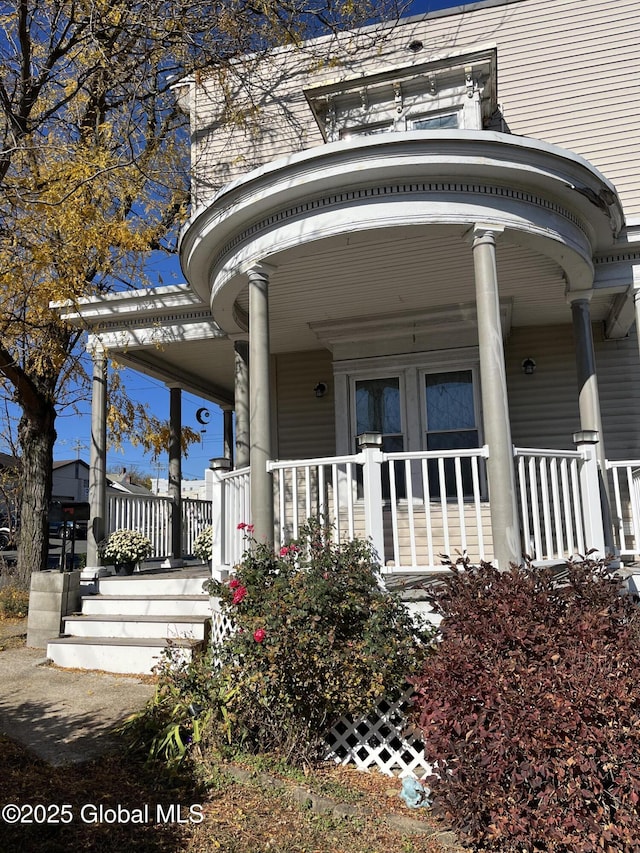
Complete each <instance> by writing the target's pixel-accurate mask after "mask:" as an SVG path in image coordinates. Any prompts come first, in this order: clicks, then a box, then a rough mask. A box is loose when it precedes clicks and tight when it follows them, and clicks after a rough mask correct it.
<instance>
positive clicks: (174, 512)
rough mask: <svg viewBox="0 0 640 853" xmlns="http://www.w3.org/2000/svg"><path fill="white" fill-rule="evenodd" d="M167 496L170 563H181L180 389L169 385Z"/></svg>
mask: <svg viewBox="0 0 640 853" xmlns="http://www.w3.org/2000/svg"><path fill="white" fill-rule="evenodd" d="M169 394H170V398H169V497H170V498H171V565H174V566H175V565H182V443H181V436H182V389H181V388H179V387H178V386H177V385H170V386H169Z"/></svg>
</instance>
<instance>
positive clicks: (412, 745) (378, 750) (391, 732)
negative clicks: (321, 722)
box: [211, 599, 431, 778]
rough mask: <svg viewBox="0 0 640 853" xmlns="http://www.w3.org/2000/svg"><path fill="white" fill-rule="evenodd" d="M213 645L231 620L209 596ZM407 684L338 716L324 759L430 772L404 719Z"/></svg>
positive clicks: (391, 772) (390, 773)
mask: <svg viewBox="0 0 640 853" xmlns="http://www.w3.org/2000/svg"><path fill="white" fill-rule="evenodd" d="M211 609H212V614H213V618H212V627H211V642H212V643H213V645H214V646H215V645H217V644H218V643H222V642H224V639H225V637H228V636H229V634H231V633H232V631H233V623H232V622H231V620H230V619H229V618H228V617H227V616H226V615H225V614H224V613H222V612H221V611H220V608H219V602H218V600H216V599H212V600H211ZM410 697H411V688H410V687H407V688H406V690H405V691H404V693H403V694H402V695H401V696H400V697H399V698H398V699H397V700H396V701H393V702H392V701H390V700H387V699H380V701H379V702H378V703H377V704H376V706H375V708H373V709H372V710H371V711H370V712H369V713H368V714H365V715H364V716H362V717H357V718H356V719H352V718H351V717H342V719H340V720H338V722H337V723H336V724H335V725H334V726H333V727H332V728H331V729H330V730H329V731H328V732H327V734H326V736H325V739H326V742H327V747H328V752H327V760H330V761H335V762H336V763H337V764H355V765H356V767H359V768H360V769H361V770H380V771H381V772H382V773H386V774H387V775H388V776H394V775H406V774H408V773H414V774H415V775H416V776H418V777H419V778H421V777H422V776H424V775H425V774H428V773H431V765H430V764H428V763H427V762H426V761H425V758H424V750H423V745H422V741H421V740H420V737H419V735H418V734H417V733H416V732H414V731H413V730H411V728H410V727H409V724H408V722H407V715H406V712H407V708H408V705H409V700H410Z"/></svg>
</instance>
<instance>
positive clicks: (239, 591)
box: [231, 586, 247, 604]
mask: <svg viewBox="0 0 640 853" xmlns="http://www.w3.org/2000/svg"><path fill="white" fill-rule="evenodd" d="M246 594H247V588H246V586H239V587H237V588H236V591H235V592H234V593H233V598H232V599H231V603H232V604H240V602H241V601H242V599H243V598H244V597H245V595H246Z"/></svg>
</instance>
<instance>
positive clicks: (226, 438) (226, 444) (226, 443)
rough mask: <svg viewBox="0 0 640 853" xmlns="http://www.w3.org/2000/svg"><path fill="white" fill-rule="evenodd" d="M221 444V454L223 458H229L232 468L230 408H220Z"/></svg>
mask: <svg viewBox="0 0 640 853" xmlns="http://www.w3.org/2000/svg"><path fill="white" fill-rule="evenodd" d="M222 421H223V423H222V444H223V448H224V451H223V454H222V455H223V456H224V458H225V459H228V460H229V463H230V465H231V467H232V468H233V410H232V409H223V410H222Z"/></svg>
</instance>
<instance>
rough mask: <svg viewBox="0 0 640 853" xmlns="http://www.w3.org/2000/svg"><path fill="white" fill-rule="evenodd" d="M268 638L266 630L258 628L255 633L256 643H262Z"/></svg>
mask: <svg viewBox="0 0 640 853" xmlns="http://www.w3.org/2000/svg"><path fill="white" fill-rule="evenodd" d="M266 636H267V632H266V631H265V630H264V628H258V630H257V631H254V632H253V639H254V640H255V641H256V643H261V642H262V641H263V640H264V638H265V637H266Z"/></svg>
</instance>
